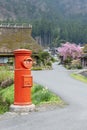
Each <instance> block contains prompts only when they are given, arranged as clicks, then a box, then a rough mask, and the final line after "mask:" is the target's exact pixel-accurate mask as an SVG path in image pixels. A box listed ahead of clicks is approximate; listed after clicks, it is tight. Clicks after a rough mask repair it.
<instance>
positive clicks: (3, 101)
mask: <svg viewBox="0 0 87 130" xmlns="http://www.w3.org/2000/svg"><path fill="white" fill-rule="evenodd" d="M13 101H14V87H13V85H11V86H10V87H8V88H4V89H0V114H2V113H4V112H6V111H8V110H9V106H10V105H11V104H13ZM32 103H34V104H35V105H40V104H44V103H49V104H50V103H57V104H63V101H62V100H61V99H60V98H59V97H58V96H57V95H55V94H54V93H52V92H50V91H49V90H48V89H47V88H44V87H42V86H40V85H37V84H36V85H34V86H33V87H32Z"/></svg>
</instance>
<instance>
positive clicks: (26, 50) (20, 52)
mask: <svg viewBox="0 0 87 130" xmlns="http://www.w3.org/2000/svg"><path fill="white" fill-rule="evenodd" d="M14 54H29V55H31V54H32V51H31V50H28V49H17V50H14Z"/></svg>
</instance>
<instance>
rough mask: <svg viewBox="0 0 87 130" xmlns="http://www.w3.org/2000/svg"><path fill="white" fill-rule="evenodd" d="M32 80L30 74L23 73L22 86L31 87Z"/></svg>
mask: <svg viewBox="0 0 87 130" xmlns="http://www.w3.org/2000/svg"><path fill="white" fill-rule="evenodd" d="M32 84H33V81H32V76H28V75H24V76H23V87H32Z"/></svg>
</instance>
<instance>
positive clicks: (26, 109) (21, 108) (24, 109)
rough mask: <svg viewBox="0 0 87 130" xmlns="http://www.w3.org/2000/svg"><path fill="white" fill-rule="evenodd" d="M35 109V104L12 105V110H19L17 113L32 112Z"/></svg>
mask: <svg viewBox="0 0 87 130" xmlns="http://www.w3.org/2000/svg"><path fill="white" fill-rule="evenodd" d="M34 110H35V105H34V104H31V105H23V106H19V105H13V104H12V105H11V106H10V112H17V113H22V112H25V113H28V112H32V111H34Z"/></svg>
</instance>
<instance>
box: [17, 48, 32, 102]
mask: <svg viewBox="0 0 87 130" xmlns="http://www.w3.org/2000/svg"><path fill="white" fill-rule="evenodd" d="M31 54H32V51H31V50H27V49H17V50H15V51H14V55H15V72H14V81H15V82H14V105H30V104H32V101H31V87H32V84H33V81H32V75H31V67H32V58H31Z"/></svg>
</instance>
